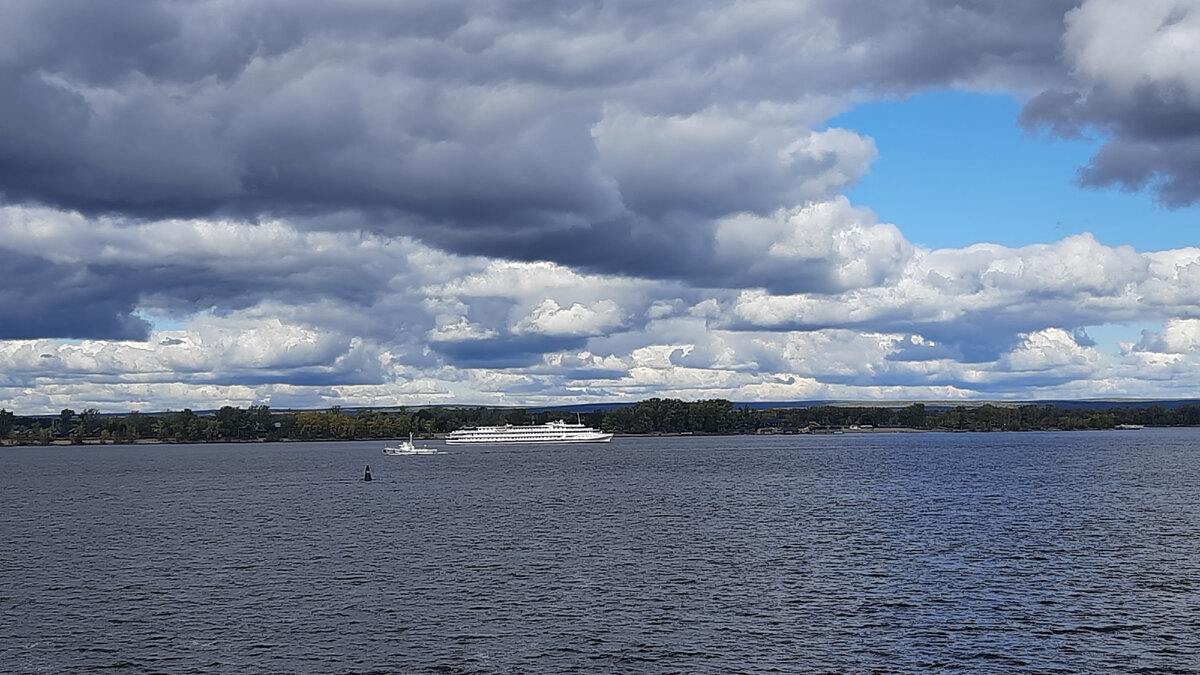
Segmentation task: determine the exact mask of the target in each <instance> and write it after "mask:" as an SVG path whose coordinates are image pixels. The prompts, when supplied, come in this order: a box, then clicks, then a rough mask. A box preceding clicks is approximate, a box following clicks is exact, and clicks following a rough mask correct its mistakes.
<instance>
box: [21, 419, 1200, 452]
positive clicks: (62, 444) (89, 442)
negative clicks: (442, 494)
mask: <svg viewBox="0 0 1200 675" xmlns="http://www.w3.org/2000/svg"><path fill="white" fill-rule="evenodd" d="M1143 428H1144V429H1194V428H1197V427H1194V426H1188V425H1185V426H1178V425H1177V426H1163V427H1155V426H1146V427H1141V428H1138V429H1130V428H1124V429H1122V428H1117V427H1114V428H1108V429H1058V428H1045V429H1021V430H1002V429H914V428H911V427H883V428H878V427H876V428H868V429H863V428H859V429H834V430H828V431H826V430H821V431H803V432H771V433H760V432H750V433H694V432H693V433H689V432H654V433H644V434H614V438H676V437H678V438H687V437H698V438H741V437H746V436H753V437H778V436H848V435H853V434H995V433H1039V432H1049V433H1053V432H1059V433H1062V432H1071V431H1126V432H1128V431H1138V430H1141V429H1143ZM445 437H446V434H432V435H426V436H423V437H418V440H426V441H444V440H445ZM398 440H403V439H402V438H400V437H396V438H278V439H267V438H256V439H245V440H239V439H228V438H221V439H213V440H186V441H177V440H171V439H160V438H139V439H137V440H133V441H114V440H107V439H100V438H85V439H83V440H82V441H80V442H73V441H69V440H64V439H55V440H53V441H50V442H49V443H37V442H32V443H31V442H20V441H18V440H16V439H12V438H6V439H0V447H6V448H27V447H35V448H36V447H43V448H50V447H55V448H67V447H83V446H87V447H96V446H110V445H112V446H126V445H221V444H225V445H256V444H266V443H367V442H378V443H391V442H395V441H398Z"/></svg>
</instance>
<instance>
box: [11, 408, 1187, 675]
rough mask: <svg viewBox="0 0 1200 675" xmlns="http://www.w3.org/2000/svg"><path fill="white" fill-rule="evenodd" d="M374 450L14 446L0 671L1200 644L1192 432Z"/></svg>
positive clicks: (851, 668)
mask: <svg viewBox="0 0 1200 675" xmlns="http://www.w3.org/2000/svg"><path fill="white" fill-rule="evenodd" d="M381 448H382V444H381V443H350V444H283V445H264V444H257V445H193V446H138V447H111V446H110V447H103V448H100V447H84V448H16V449H13V448H9V449H4V450H2V451H0V487H2V488H3V491H2V494H0V542H2V546H3V548H2V550H0V583H2V585H0V670H2V671H6V672H63V671H75V672H78V671H87V670H92V669H94V670H103V671H104V672H113V673H122V672H130V673H140V672H169V673H195V672H219V673H259V672H262V673H277V672H418V673H419V672H449V673H474V672H481V673H518V672H565V671H590V672H655V673H657V672H684V673H693V672H748V673H763V672H772V671H775V672H812V671H826V672H870V671H879V672H940V671H961V672H973V673H988V672H995V673H1019V672H1037V673H1052V672H1061V673H1082V672H1100V671H1106V672H1118V673H1121V672H1124V673H1164V672H1177V673H1182V672H1200V639H1198V636H1200V516H1198V515H1197V508H1198V505H1200V431H1198V430H1180V431H1171V430H1145V431H1136V432H1102V433H1026V434H961V435H958V434H875V435H844V436H825V437H748V436H741V437H723V438H704V437H680V438H657V439H651V438H647V439H617V440H615V441H614V442H613V443H611V444H610V445H607V446H580V447H553V448H551V447H506V448H497V449H484V448H463V449H461V450H457V451H456V452H455V453H454V454H448V455H437V456H413V457H385V456H383V455H382V454H381ZM368 463H369V464H370V465H371V468H372V471H373V474H374V477H375V480H374V481H373V482H370V483H364V482H362V481H361V480H359V479H360V478H361V476H362V472H363V468H364V466H365V465H366V464H368Z"/></svg>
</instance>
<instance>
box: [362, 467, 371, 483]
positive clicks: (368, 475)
mask: <svg viewBox="0 0 1200 675" xmlns="http://www.w3.org/2000/svg"><path fill="white" fill-rule="evenodd" d="M363 480H365V481H366V480H371V465H370V464H368V465H367V472H366V473H365V474H363Z"/></svg>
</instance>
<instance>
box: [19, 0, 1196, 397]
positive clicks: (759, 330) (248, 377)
mask: <svg viewBox="0 0 1200 675" xmlns="http://www.w3.org/2000/svg"><path fill="white" fill-rule="evenodd" d="M1198 62H1200V0H1143V1H1142V2H1138V3H1130V2H1126V1H1124V0H1082V1H1074V0H1072V1H1062V0H971V1H967V0H960V1H959V2H953V1H951V0H896V1H895V2H888V3H879V2H871V1H868V0H786V1H785V0H692V1H689V2H672V1H669V0H664V1H663V2H654V3H646V2H641V1H636V2H635V1H633V0H613V1H600V0H593V1H584V0H579V1H576V2H570V1H555V2H550V1H548V0H544V1H543V0H513V1H510V2H495V1H493V0H486V1H484V0H429V1H426V0H412V1H409V2H403V3H396V2H390V1H383V0H358V1H356V2H345V3H328V2H324V1H323V0H321V1H318V0H197V1H195V2H181V1H178V0H134V1H129V0H8V1H6V2H5V3H2V4H0V408H5V409H7V410H10V411H16V412H18V413H21V414H41V413H57V412H58V411H59V410H61V409H63V408H71V409H74V410H82V409H85V408H97V409H99V410H101V411H104V412H127V411H130V410H141V411H159V410H179V409H183V408H192V409H196V410H203V409H212V408H217V407H220V406H223V405H234V406H241V407H245V406H248V405H252V404H260V405H269V406H271V407H272V408H277V409H278V408H326V407H329V406H332V405H341V406H350V407H354V406H414V405H430V404H441V405H512V406H530V407H535V406H550V405H566V404H582V403H597V402H623V401H624V402H634V401H639V400H644V399H646V398H650V397H671V398H681V399H684V400H700V399H709V398H725V399H730V400H734V401H745V402H772V401H779V402H791V401H812V400H855V401H868V402H869V401H881V402H883V401H887V402H894V401H909V400H911V401H918V400H920V401H927V400H940V401H963V402H969V401H982V400H1022V401H1029V400H1032V401H1036V400H1048V399H1083V398H1193V397H1197V396H1200V248H1197V246H1198V245H1200V238H1198V237H1197V228H1196V226H1197V224H1200V69H1197V68H1195V67H1194V64H1195V63H1198Z"/></svg>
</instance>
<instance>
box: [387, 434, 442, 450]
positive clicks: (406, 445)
mask: <svg viewBox="0 0 1200 675" xmlns="http://www.w3.org/2000/svg"><path fill="white" fill-rule="evenodd" d="M383 454H385V455H444V454H446V451H445V450H439V449H438V448H431V447H429V446H427V445H422V446H420V447H417V446H416V445H413V437H412V434H411V433H410V434H409V435H408V440H407V441H400V442H399V443H398V444H396V445H386V446H384V448H383Z"/></svg>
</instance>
